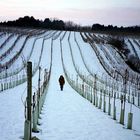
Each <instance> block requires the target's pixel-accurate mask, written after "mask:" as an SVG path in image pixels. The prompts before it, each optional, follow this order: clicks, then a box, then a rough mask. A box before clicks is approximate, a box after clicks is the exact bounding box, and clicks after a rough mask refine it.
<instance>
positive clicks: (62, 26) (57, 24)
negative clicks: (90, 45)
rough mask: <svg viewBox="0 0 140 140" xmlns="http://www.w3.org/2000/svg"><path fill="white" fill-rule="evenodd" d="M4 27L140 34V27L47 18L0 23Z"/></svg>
mask: <svg viewBox="0 0 140 140" xmlns="http://www.w3.org/2000/svg"><path fill="white" fill-rule="evenodd" d="M0 25H3V26H10V27H11V26H12V27H26V28H27V27H30V28H45V29H54V30H69V31H100V32H112V31H113V32H130V33H131V32H132V33H140V26H132V27H123V26H121V27H117V26H113V25H108V26H105V25H101V24H98V23H97V24H93V25H92V26H81V25H78V24H75V23H74V22H72V21H68V22H64V21H63V20H59V19H55V18H54V19H50V18H46V19H45V20H44V21H42V20H39V19H35V18H34V17H33V16H31V17H29V16H25V17H20V18H19V19H17V20H14V21H7V22H6V21H5V22H0Z"/></svg>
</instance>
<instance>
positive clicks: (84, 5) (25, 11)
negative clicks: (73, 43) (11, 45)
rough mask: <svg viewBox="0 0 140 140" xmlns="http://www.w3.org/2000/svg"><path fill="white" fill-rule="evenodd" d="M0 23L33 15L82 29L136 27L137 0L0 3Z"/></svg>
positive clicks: (138, 20) (1, 0) (2, 0)
mask: <svg viewBox="0 0 140 140" xmlns="http://www.w3.org/2000/svg"><path fill="white" fill-rule="evenodd" d="M0 5H1V8H0V13H3V15H2V14H1V15H2V16H0V21H1V22H4V21H11V20H16V19H18V18H19V17H24V16H33V17H34V18H35V19H39V20H44V19H45V18H57V19H60V20H63V21H65V22H66V21H73V22H74V23H76V24H80V25H81V26H92V25H93V24H96V23H99V24H103V25H113V26H118V27H120V26H123V27H127V26H139V25H140V17H139V13H140V1H139V0H108V2H105V1H104V0H98V1H97V0H88V2H87V1H86V0H71V1H70V2H69V3H68V1H66V0H59V2H55V0H41V1H39V0H20V1H18V0H0Z"/></svg>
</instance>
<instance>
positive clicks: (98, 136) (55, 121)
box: [0, 31, 140, 140]
mask: <svg viewBox="0 0 140 140" xmlns="http://www.w3.org/2000/svg"><path fill="white" fill-rule="evenodd" d="M74 34H75V36H76V40H77V42H78V44H79V47H80V49H81V52H82V56H83V58H84V60H85V62H86V64H87V66H88V68H89V69H90V70H91V71H92V72H93V73H97V72H98V73H100V74H103V73H105V70H104V69H103V68H102V66H101V64H100V63H99V61H98V58H97V56H96V55H95V52H94V51H93V49H92V48H91V46H90V45H89V44H88V43H84V41H83V40H82V38H81V36H80V33H79V32H75V33H74V32H71V33H70V32H69V31H67V32H66V34H65V32H61V31H47V32H46V33H45V34H44V35H42V38H39V39H37V41H36V43H35V46H34V50H33V53H32V54H31V57H30V60H31V61H32V62H33V66H34V63H36V64H37V63H38V62H39V58H40V55H41V49H42V47H43V52H42V56H41V61H40V66H41V68H42V70H41V82H42V80H43V74H44V71H43V70H44V69H45V68H46V69H49V68H50V62H51V47H52V49H53V54H52V55H53V56H52V58H53V59H52V72H51V77H50V82H49V87H48V91H47V96H46V100H45V104H44V106H43V110H42V114H41V119H40V120H39V121H40V122H41V124H42V125H40V126H38V128H39V129H40V133H33V136H37V137H38V138H39V139H40V140H46V139H48V140H93V139H94V140H139V139H140V127H139V126H140V121H139V116H140V109H139V108H138V107H136V106H134V105H132V113H133V114H134V116H133V129H132V130H128V129H126V128H127V114H128V113H129V111H130V104H129V103H127V102H126V113H125V125H124V126H123V125H121V124H119V117H120V100H118V99H116V107H117V120H116V121H114V120H113V119H112V116H108V115H107V113H103V111H102V110H100V109H98V108H97V107H95V106H93V104H92V103H90V102H89V101H87V100H86V99H85V98H83V97H82V96H81V95H79V94H78V93H77V92H76V91H75V90H74V89H72V87H71V86H70V85H69V83H68V82H67V81H66V83H65V85H64V90H63V91H60V87H59V83H58V78H59V76H60V75H61V74H62V75H64V71H63V67H62V61H61V51H60V48H61V46H60V45H61V44H60V43H62V56H63V59H64V65H65V67H66V70H67V72H68V73H69V74H70V75H73V78H76V76H77V71H76V69H75V67H74V63H73V62H72V56H71V52H70V46H69V42H70V44H71V47H72V48H71V49H72V54H73V58H74V62H75V64H76V66H77V67H78V68H79V69H80V71H81V72H82V73H83V74H85V75H88V74H89V72H88V70H87V69H86V67H85V65H84V62H83V59H82V56H81V54H80V51H79V48H78V46H77V44H76V42H75V40H74ZM63 35H65V36H64V38H63V40H62V41H61V42H60V38H62V37H63ZM69 35H70V40H69V42H68V37H69ZM34 39H35V38H31V39H29V40H28V42H27V44H26V45H25V49H24V50H23V52H22V53H23V55H24V56H25V58H27V57H28V56H29V54H30V51H31V48H32V47H31V46H32V44H33V41H34ZM43 39H45V40H44V44H43ZM52 39H53V40H52ZM22 42H23V41H22ZM22 42H21V44H23V43H22ZM42 45H43V46H42ZM51 45H52V46H51ZM18 46H21V45H20V44H19V43H18ZM18 46H17V50H18V49H19V47H18ZM9 47H10V46H9ZM29 47H31V48H29ZM98 47H99V46H98ZM28 49H29V52H28V53H27V54H26V52H27V50H28ZM105 49H108V47H107V48H105ZM109 53H110V55H111V51H110V52H109ZM9 56H10V55H9ZM102 56H104V54H103V53H102ZM115 59H116V58H115ZM115 59H114V61H115ZM91 60H92V61H91ZM105 60H106V59H105ZM19 63H21V60H19V61H17V64H19ZM14 65H16V62H15V64H14ZM38 75H39V71H38V70H37V72H36V73H35V75H34V77H33V78H32V81H33V82H32V83H33V85H32V86H33V92H34V91H36V88H37V86H38ZM64 77H65V75H64ZM79 82H82V79H80V78H79ZM26 84H27V83H26V82H25V83H24V84H21V85H19V86H17V87H15V88H13V89H9V90H5V91H3V92H1V93H0V111H1V113H0V118H1V121H0V132H1V138H0V139H1V140H14V139H15V140H16V139H20V137H22V136H23V134H24V120H25V118H24V105H23V102H24V101H25V98H26V94H27V93H26V90H27V89H26ZM98 94H99V93H98ZM98 96H99V95H98ZM106 102H107V105H108V96H106ZM111 103H112V104H113V98H112V99H111ZM111 113H112V112H111Z"/></svg>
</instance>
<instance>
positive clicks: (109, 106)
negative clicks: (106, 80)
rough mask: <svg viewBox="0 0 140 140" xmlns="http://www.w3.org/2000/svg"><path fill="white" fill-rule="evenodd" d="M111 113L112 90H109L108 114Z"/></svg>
mask: <svg viewBox="0 0 140 140" xmlns="http://www.w3.org/2000/svg"><path fill="white" fill-rule="evenodd" d="M110 114H111V104H110V91H109V102H108V115H110Z"/></svg>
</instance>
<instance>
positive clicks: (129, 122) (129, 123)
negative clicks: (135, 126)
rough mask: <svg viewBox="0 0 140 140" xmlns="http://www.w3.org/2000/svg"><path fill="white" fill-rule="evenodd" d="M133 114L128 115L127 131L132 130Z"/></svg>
mask: <svg viewBox="0 0 140 140" xmlns="http://www.w3.org/2000/svg"><path fill="white" fill-rule="evenodd" d="M132 120H133V113H131V112H130V113H128V122H127V129H132Z"/></svg>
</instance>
